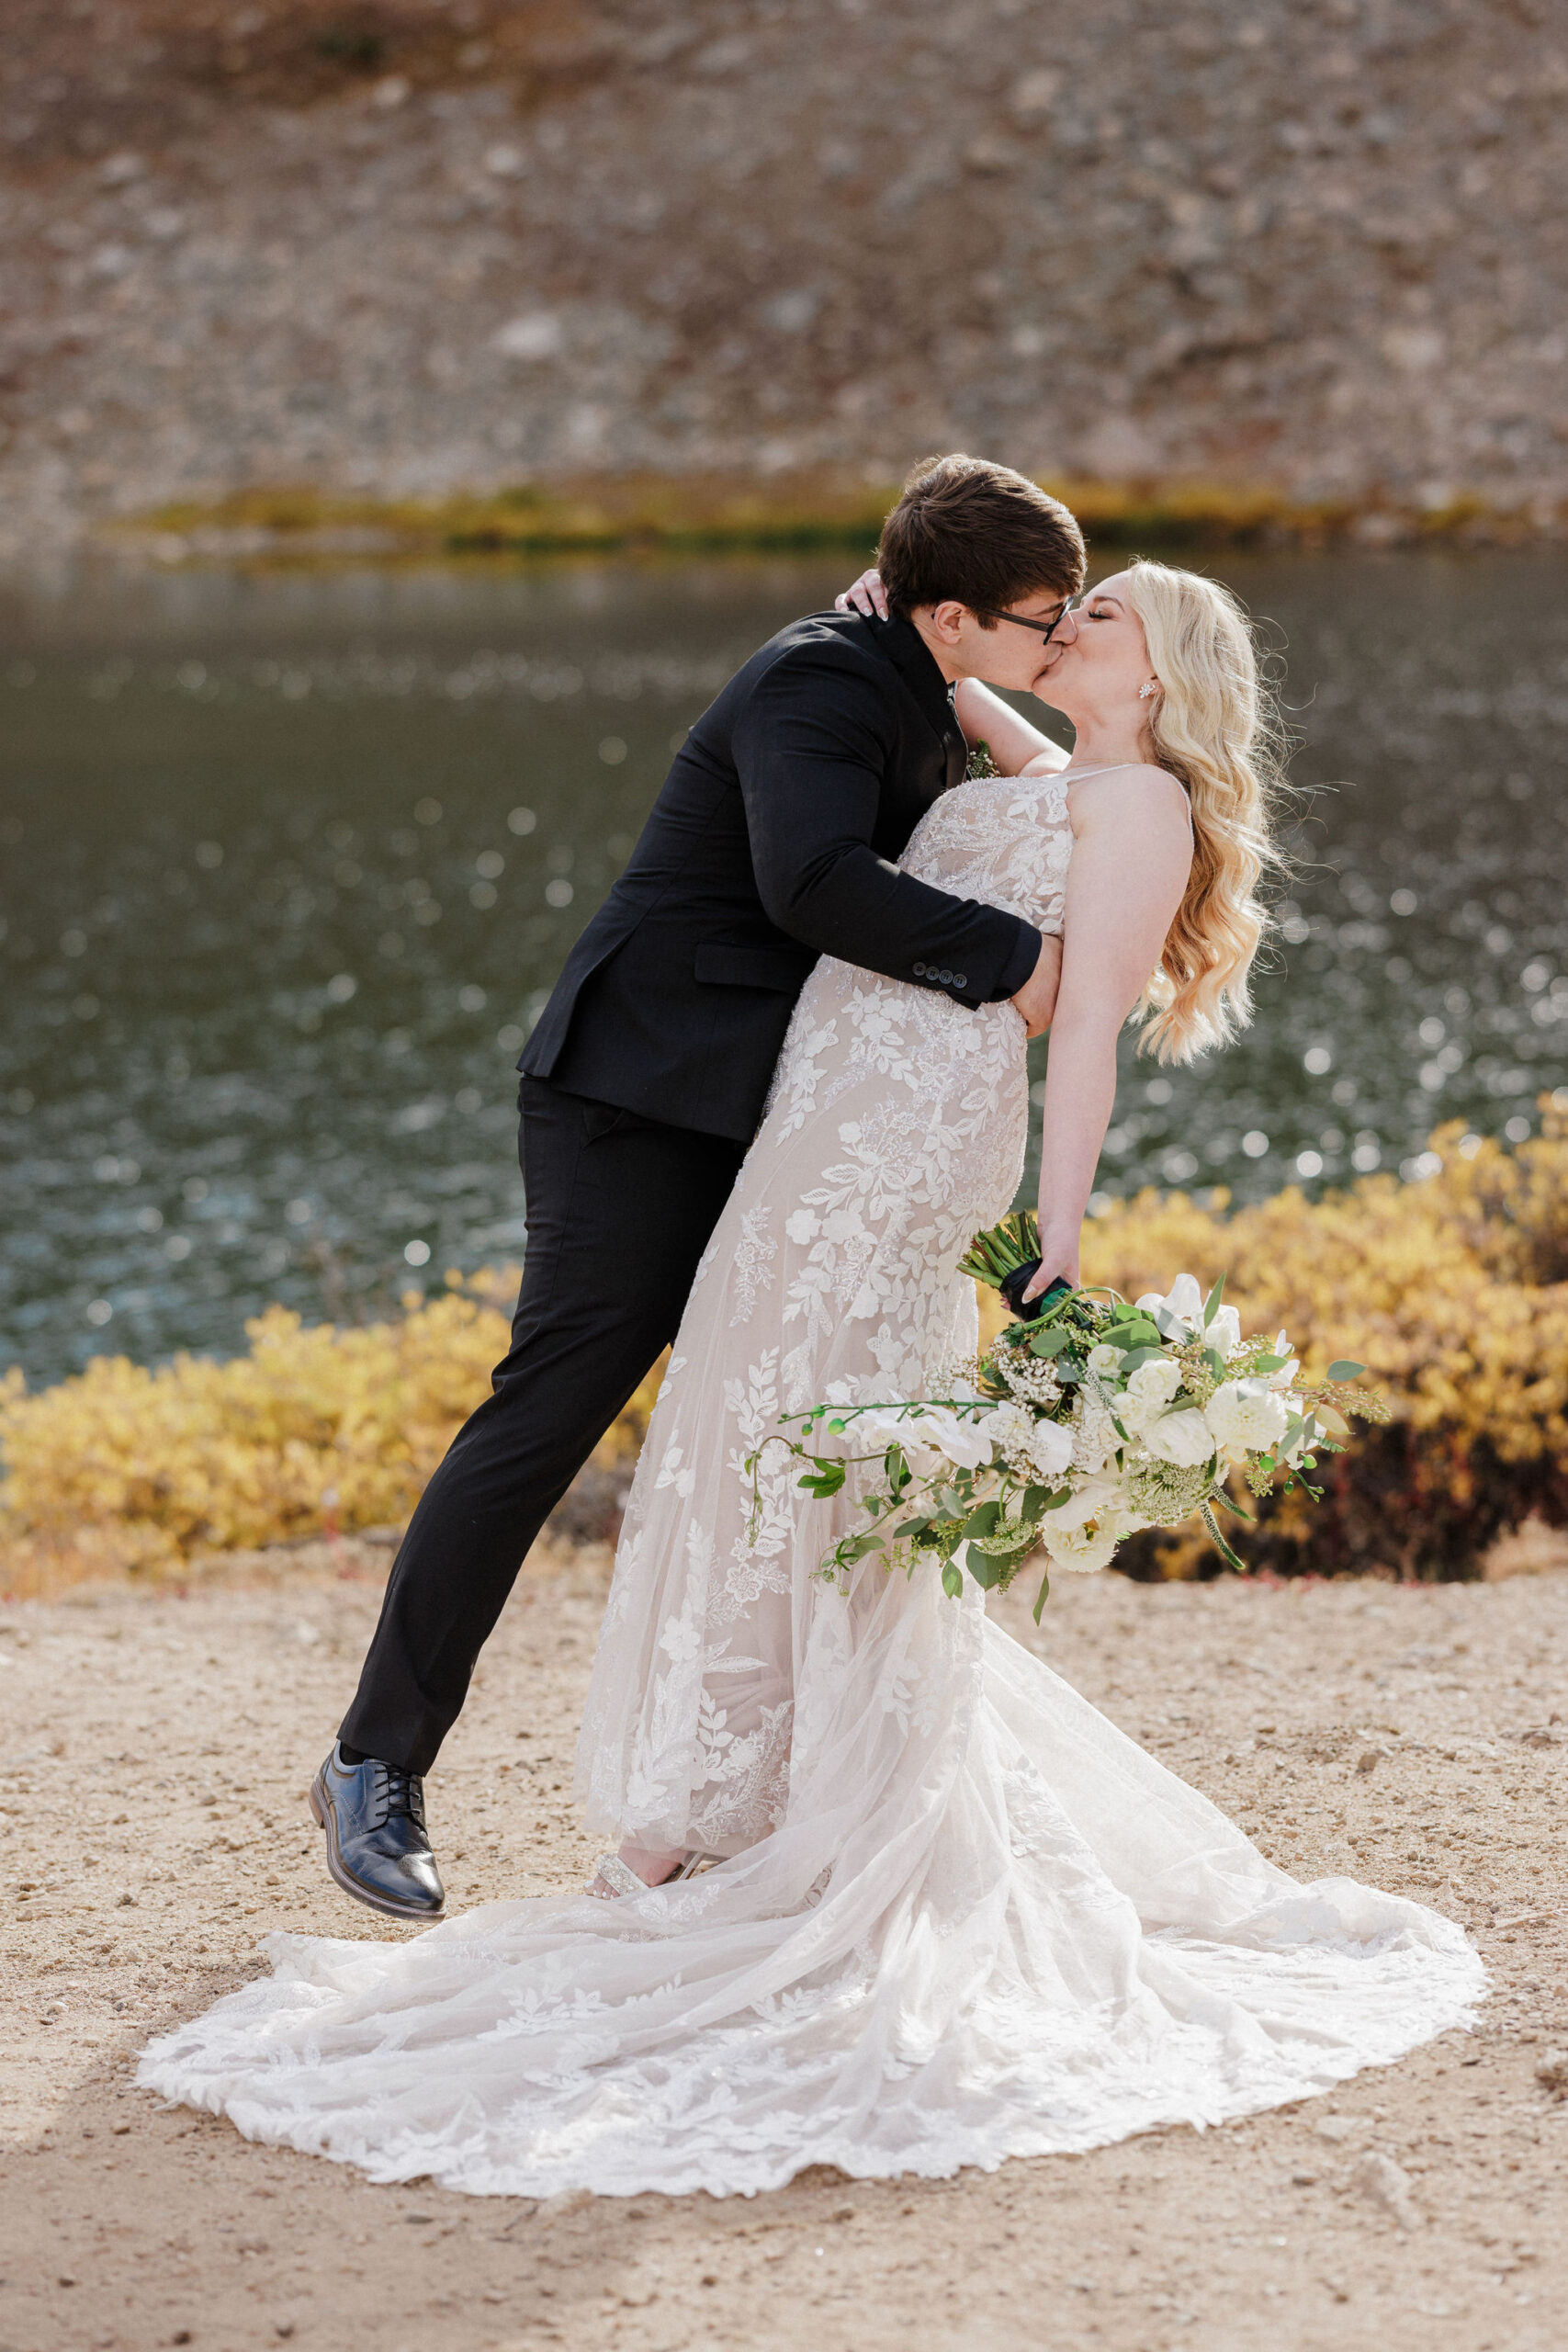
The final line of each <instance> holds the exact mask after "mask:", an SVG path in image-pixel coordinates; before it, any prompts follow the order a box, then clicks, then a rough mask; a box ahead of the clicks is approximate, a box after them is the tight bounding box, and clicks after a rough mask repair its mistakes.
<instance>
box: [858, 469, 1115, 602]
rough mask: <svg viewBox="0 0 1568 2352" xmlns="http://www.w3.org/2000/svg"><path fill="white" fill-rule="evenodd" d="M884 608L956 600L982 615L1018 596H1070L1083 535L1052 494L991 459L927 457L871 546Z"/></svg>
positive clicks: (1077, 584)
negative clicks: (874, 547) (878, 539)
mask: <svg viewBox="0 0 1568 2352" xmlns="http://www.w3.org/2000/svg"><path fill="white" fill-rule="evenodd" d="M876 566H877V570H878V571H880V572H881V574H882V585H883V587H884V589H885V590H886V595H887V604H888V609H889V610H890V611H891V612H895V613H897V614H898V615H899V616H900V617H901V618H904V619H907V618H908V616H909V614H910V613H912V612H913V611H914V610H915V608H916V607H917V605H940V604H941V603H942V601H943V599H944V598H945V597H949V596H953V597H956V598H957V600H958V602H959V603H960V604H961V605H968V607H969V609H970V611H971V612H972V613H975V614H976V615H977V616H980V619H981V626H982V628H994V627H995V623H994V622H991V621H987V620H986V619H985V617H984V616H985V615H986V614H987V613H1000V612H1005V611H1006V610H1007V608H1008V606H1009V605H1011V604H1013V603H1015V602H1016V601H1017V599H1018V598H1019V597H1020V596H1040V595H1055V596H1074V595H1077V592H1078V590H1079V589H1080V588H1081V587H1082V586H1083V582H1084V566H1085V559H1084V544H1083V533H1082V532H1081V531H1080V530H1079V528H1078V526H1077V520H1076V518H1075V517H1074V516H1073V515H1071V514H1069V512H1068V510H1067V509H1066V507H1065V506H1064V505H1063V503H1062V502H1061V500H1060V499H1059V498H1053V497H1052V496H1051V493H1050V492H1049V491H1044V490H1042V489H1041V487H1040V485H1039V483H1038V482H1033V481H1030V479H1029V477H1028V475H1027V474H1019V473H1014V471H1013V469H1012V468H1011V467H1010V466H998V465H996V464H994V463H993V462H992V460H991V459H990V458H966V457H964V456H963V455H962V453H959V454H957V455H954V456H953V457H949V458H922V460H921V461H920V463H919V465H918V466H917V467H916V468H915V469H914V471H913V473H911V474H910V476H909V478H908V481H906V482H905V484H904V490H903V494H902V496H901V497H900V498H899V501H898V503H897V506H895V508H894V509H893V512H892V513H891V514H890V515H888V517H887V520H886V523H884V525H883V526H882V544H881V546H880V547H879V548H877V550H876Z"/></svg>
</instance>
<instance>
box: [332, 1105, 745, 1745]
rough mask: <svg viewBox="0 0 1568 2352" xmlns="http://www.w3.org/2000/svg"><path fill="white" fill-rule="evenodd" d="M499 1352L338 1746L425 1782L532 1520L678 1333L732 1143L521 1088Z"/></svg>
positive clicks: (397, 1575)
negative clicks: (515, 1239)
mask: <svg viewBox="0 0 1568 2352" xmlns="http://www.w3.org/2000/svg"><path fill="white" fill-rule="evenodd" d="M519 1109H520V1111H521V1114H522V1122H521V1128H520V1133H519V1141H518V1153H519V1157H520V1159H521V1161H522V1165H523V1175H524V1181H525V1184H526V1187H527V1197H528V1247H527V1253H526V1258H525V1265H524V1272H523V1287H522V1290H521V1293H520V1294H519V1296H518V1300H517V1311H516V1314H515V1315H514V1316H513V1323H512V1347H511V1350H510V1351H509V1352H508V1354H507V1355H506V1356H505V1358H504V1359H503V1360H502V1363H499V1364H498V1365H497V1366H496V1368H495V1371H494V1373H493V1374H492V1375H491V1385H492V1394H491V1396H490V1397H487V1398H486V1399H485V1402H484V1403H483V1404H482V1405H481V1406H480V1407H479V1409H478V1411H477V1412H475V1413H474V1414H472V1415H471V1416H470V1418H469V1419H468V1420H467V1421H466V1422H465V1423H464V1425H463V1427H462V1428H461V1429H460V1430H458V1432H457V1436H456V1437H455V1438H454V1439H453V1441H452V1443H451V1446H450V1448H449V1449H448V1451H447V1453H446V1457H445V1459H444V1460H443V1462H442V1463H441V1464H440V1467H439V1468H438V1469H437V1471H436V1473H435V1475H434V1477H433V1478H432V1480H431V1482H430V1484H429V1486H428V1487H426V1488H425V1491H424V1494H423V1497H422V1498H421V1500H420V1503H419V1508H418V1509H417V1510H416V1511H415V1512H414V1515H413V1518H412V1521H410V1523H409V1529H408V1532H407V1534H406V1535H405V1536H404V1538H403V1541H402V1544H401V1545H400V1548H399V1552H398V1556H397V1559H396V1561H395V1562H394V1563H393V1566H392V1573H391V1577H390V1578H389V1582H388V1586H387V1594H386V1599H385V1600H384V1601H383V1603H382V1606H381V1617H380V1622H379V1623H378V1626H377V1629H376V1636H375V1639H374V1641H373V1642H372V1643H371V1645H370V1650H369V1653H368V1655H367V1658H366V1661H365V1668H364V1671H363V1673H362V1674H361V1676H360V1680H359V1689H358V1691H357V1693H356V1694H355V1700H354V1703H353V1705H352V1706H351V1707H350V1708H349V1711H348V1713H347V1715H346V1716H345V1717H344V1723H343V1729H342V1737H343V1739H344V1741H345V1743H346V1744H347V1745H348V1746H349V1747H357V1748H361V1749H363V1750H364V1752H365V1753H366V1754H367V1755H368V1756H377V1757H380V1758H383V1760H384V1761H386V1762H388V1763H390V1764H398V1765H400V1766H401V1767H402V1768H403V1769H404V1770H407V1771H411V1772H424V1771H427V1770H429V1768H430V1766H431V1765H432V1764H433V1763H434V1759H435V1756H436V1752H437V1750H438V1749H439V1747H440V1746H441V1743H442V1740H443V1739H444V1738H445V1737H446V1733H447V1732H448V1731H449V1730H450V1728H451V1726H452V1724H453V1723H454V1722H455V1721H456V1719H457V1713H458V1711H459V1710H460V1708H461V1707H462V1704H463V1701H464V1699H465V1697H466V1696H467V1693H468V1680H469V1677H470V1676H471V1675H472V1673H473V1670H474V1664H475V1661H476V1659H477V1658H478V1657H479V1651H480V1649H481V1647H482V1646H483V1645H484V1643H485V1641H486V1639H487V1638H488V1636H489V1634H490V1633H491V1629H492V1627H493V1626H494V1624H495V1622H496V1619H497V1618H498V1617H499V1616H500V1614H501V1611H502V1607H503V1606H504V1604H505V1600H506V1597H507V1595H508V1593H509V1592H510V1591H511V1589H512V1587H513V1583H514V1581H515V1580H516V1576H517V1571H518V1569H519V1568H520V1567H521V1566H522V1564H523V1559H524V1555H525V1553H526V1552H527V1550H528V1547H529V1545H530V1544H532V1543H533V1541H534V1538H535V1537H536V1535H537V1533H538V1532H539V1529H540V1527H541V1526H542V1525H543V1523H544V1521H545V1520H546V1519H547V1517H548V1515H549V1513H550V1511H551V1510H553V1509H554V1508H555V1506H556V1504H557V1503H558V1501H559V1500H560V1498H561V1496H562V1495H563V1494H564V1493H565V1492H566V1489H567V1487H569V1486H570V1483H571V1481H572V1479H573V1478H574V1477H575V1476H576V1475H577V1473H578V1471H579V1470H580V1469H581V1467H582V1464H584V1462H586V1460H587V1459H588V1456H589V1455H590V1453H592V1451H593V1448H594V1446H595V1445H596V1444H597V1443H598V1442H599V1440H600V1438H601V1437H603V1435H604V1431H605V1430H607V1429H608V1428H609V1426H610V1424H611V1422H612V1421H613V1420H614V1419H615V1416H616V1414H617V1413H618V1412H619V1411H620V1409H621V1408H622V1406H623V1405H624V1404H625V1403H626V1399H627V1398H628V1397H630V1396H631V1394H632V1391H633V1390H634V1389H635V1388H636V1386H637V1383H638V1382H639V1381H640V1380H641V1379H642V1378H643V1376H644V1374H646V1373H647V1372H648V1370H649V1366H650V1365H651V1364H652V1363H654V1362H655V1360H656V1359H657V1357H658V1355H659V1352H660V1349H661V1348H663V1347H665V1346H666V1345H667V1344H668V1343H669V1341H670V1340H672V1339H673V1338H674V1336H675V1333H676V1330H677V1329H678V1327H679V1325H680V1321H681V1316H682V1310H683V1309H684V1306H685V1304H686V1298H687V1294H688V1293H689V1292H690V1290H691V1287H692V1281H693V1277H694V1274H695V1272H696V1268H697V1261H698V1260H699V1259H700V1258H701V1256H702V1253H703V1250H705V1247H706V1245H707V1242H708V1239H709V1237H710V1236H711V1234H712V1232H713V1229H714V1227H715V1226H716V1224H717V1222H718V1218H719V1214H720V1212H721V1210H722V1209H723V1207H724V1204H725V1202H726V1201H727V1200H728V1197H729V1194H730V1192H731V1190H732V1189H733V1187H734V1183H735V1178H736V1173H737V1170H739V1165H740V1161H741V1159H742V1158H743V1157H744V1154H745V1146H744V1145H743V1144H740V1143H736V1142H733V1141H731V1140H729V1139H728V1138H727V1137H724V1136H711V1135H704V1134H701V1133H699V1132H697V1131H696V1130H695V1129H693V1128H689V1127H671V1126H665V1125H662V1124H661V1123H660V1121H658V1120H654V1119H649V1118H644V1117H642V1116H640V1115H639V1114H637V1113H636V1112H633V1111H626V1110H620V1109H616V1108H615V1107H614V1106H612V1105H611V1104H608V1103H594V1102H590V1101H588V1100H587V1099H586V1098H585V1097H583V1096H581V1095H574V1094H568V1093H565V1092H563V1091H560V1090H559V1089H558V1088H556V1087H554V1086H551V1085H550V1084H549V1083H548V1082H547V1081H546V1080H542V1079H533V1078H525V1080H523V1083H522V1089H521V1093H520V1097H519Z"/></svg>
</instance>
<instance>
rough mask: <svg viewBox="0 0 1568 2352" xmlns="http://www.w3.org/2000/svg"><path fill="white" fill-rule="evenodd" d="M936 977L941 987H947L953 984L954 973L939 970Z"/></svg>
mask: <svg viewBox="0 0 1568 2352" xmlns="http://www.w3.org/2000/svg"><path fill="white" fill-rule="evenodd" d="M936 977H937V983H938V986H939V987H941V988H944V989H946V988H951V987H952V986H953V974H952V973H951V972H939V973H938V974H937V976H936Z"/></svg>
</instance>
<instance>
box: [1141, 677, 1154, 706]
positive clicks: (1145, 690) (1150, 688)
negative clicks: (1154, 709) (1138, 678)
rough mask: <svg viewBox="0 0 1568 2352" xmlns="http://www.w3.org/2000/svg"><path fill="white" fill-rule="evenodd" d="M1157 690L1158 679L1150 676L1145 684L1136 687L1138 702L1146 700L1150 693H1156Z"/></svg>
mask: <svg viewBox="0 0 1568 2352" xmlns="http://www.w3.org/2000/svg"><path fill="white" fill-rule="evenodd" d="M1158 692H1159V680H1158V679H1157V678H1151V679H1150V680H1149V683H1148V684H1147V685H1146V686H1140V687H1139V688H1138V700H1139V701H1140V702H1147V700H1148V698H1149V696H1150V695H1157V694H1158Z"/></svg>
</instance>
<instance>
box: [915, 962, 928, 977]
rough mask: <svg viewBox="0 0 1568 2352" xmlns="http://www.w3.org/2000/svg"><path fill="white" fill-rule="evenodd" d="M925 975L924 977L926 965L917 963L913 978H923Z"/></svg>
mask: <svg viewBox="0 0 1568 2352" xmlns="http://www.w3.org/2000/svg"><path fill="white" fill-rule="evenodd" d="M925 977H926V967H925V966H924V965H923V964H917V965H916V966H915V978H916V979H917V980H923V979H924V978H925Z"/></svg>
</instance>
